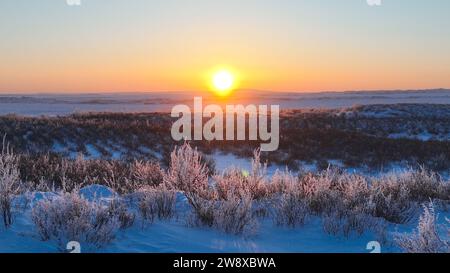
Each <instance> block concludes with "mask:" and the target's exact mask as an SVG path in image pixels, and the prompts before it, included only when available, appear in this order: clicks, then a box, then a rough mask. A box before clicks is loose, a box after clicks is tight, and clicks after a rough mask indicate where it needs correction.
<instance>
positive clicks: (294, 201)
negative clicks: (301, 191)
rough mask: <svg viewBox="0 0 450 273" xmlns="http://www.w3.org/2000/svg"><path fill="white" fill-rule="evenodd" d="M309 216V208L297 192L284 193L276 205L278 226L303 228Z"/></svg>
mask: <svg viewBox="0 0 450 273" xmlns="http://www.w3.org/2000/svg"><path fill="white" fill-rule="evenodd" d="M307 216H308V206H307V204H306V202H305V200H303V199H302V198H301V197H300V196H299V195H298V194H296V193H295V192H289V193H284V194H283V195H282V196H281V197H280V199H278V200H277V201H276V203H275V221H276V223H277V225H281V226H283V225H286V226H289V227H297V226H301V225H303V224H304V223H305V219H306V218H307Z"/></svg>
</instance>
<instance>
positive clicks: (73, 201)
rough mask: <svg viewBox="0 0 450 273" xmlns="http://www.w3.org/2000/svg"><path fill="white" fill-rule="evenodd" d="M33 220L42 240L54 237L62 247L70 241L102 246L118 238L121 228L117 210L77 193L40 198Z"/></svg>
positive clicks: (60, 247) (61, 248)
mask: <svg viewBox="0 0 450 273" xmlns="http://www.w3.org/2000/svg"><path fill="white" fill-rule="evenodd" d="M119 215H120V214H119ZM32 220H33V222H34V224H35V226H36V228H37V232H38V233H39V235H40V237H41V239H42V240H43V241H48V240H55V241H56V242H57V244H58V247H59V249H60V250H64V248H65V244H66V243H67V242H69V241H77V242H80V243H85V244H87V245H89V246H93V247H95V248H101V247H102V246H104V245H106V244H108V243H110V242H111V241H112V240H113V239H114V238H115V232H116V230H117V229H118V228H119V227H120V221H119V219H118V214H117V213H115V210H111V207H109V206H103V205H101V204H100V203H91V202H88V201H87V200H85V199H83V198H82V197H80V196H79V195H78V194H76V193H63V194H62V195H61V196H59V197H57V198H54V199H49V200H42V201H39V202H38V203H37V204H36V205H35V207H34V208H33V210H32Z"/></svg>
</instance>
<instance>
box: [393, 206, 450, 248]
mask: <svg viewBox="0 0 450 273" xmlns="http://www.w3.org/2000/svg"><path fill="white" fill-rule="evenodd" d="M436 220H437V216H436V214H435V211H434V206H433V203H431V202H430V204H429V205H428V206H426V205H424V206H423V213H422V215H421V216H420V219H419V224H418V226H417V230H416V231H415V232H414V233H413V234H410V235H407V234H404V235H399V236H397V237H396V238H395V241H396V242H397V244H398V245H399V247H400V248H401V249H403V251H405V252H408V253H439V252H449V251H450V245H449V242H446V241H444V240H442V239H441V238H440V237H439V234H438V228H437V224H436Z"/></svg>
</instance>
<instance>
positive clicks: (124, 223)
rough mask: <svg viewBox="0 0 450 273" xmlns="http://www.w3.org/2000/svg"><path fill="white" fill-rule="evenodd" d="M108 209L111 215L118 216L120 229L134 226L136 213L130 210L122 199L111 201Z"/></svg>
mask: <svg viewBox="0 0 450 273" xmlns="http://www.w3.org/2000/svg"><path fill="white" fill-rule="evenodd" d="M108 210H109V214H110V215H113V216H115V217H117V221H118V222H119V227H120V229H127V228H129V227H131V226H133V224H134V220H135V218H136V215H135V214H134V213H131V212H129V211H128V208H127V206H126V205H125V203H124V202H123V201H122V200H121V199H118V198H115V199H113V200H112V201H111V202H110V203H109V206H108Z"/></svg>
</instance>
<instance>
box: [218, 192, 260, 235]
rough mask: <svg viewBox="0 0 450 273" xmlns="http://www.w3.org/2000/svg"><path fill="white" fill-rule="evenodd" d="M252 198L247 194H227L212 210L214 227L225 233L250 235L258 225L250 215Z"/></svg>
mask: <svg viewBox="0 0 450 273" xmlns="http://www.w3.org/2000/svg"><path fill="white" fill-rule="evenodd" d="M252 204H253V198H252V196H251V195H250V194H249V193H245V192H241V193H233V192H229V193H228V194H227V198H226V199H225V200H220V201H218V206H217V208H216V209H215V210H214V213H213V217H214V225H215V226H216V227H217V228H218V229H220V230H223V231H224V232H226V233H230V234H234V235H252V234H254V233H256V231H257V228H258V224H257V221H256V219H255V216H254V215H253V213H252Z"/></svg>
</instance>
